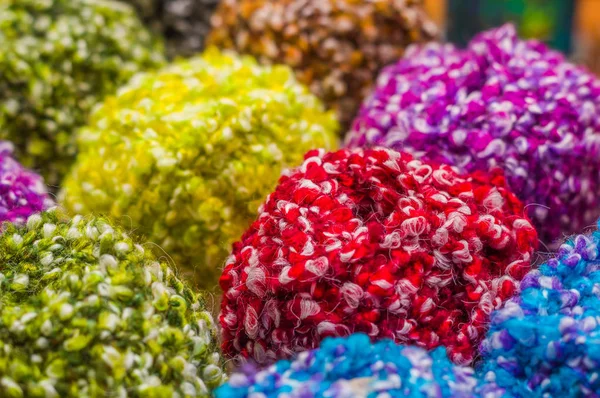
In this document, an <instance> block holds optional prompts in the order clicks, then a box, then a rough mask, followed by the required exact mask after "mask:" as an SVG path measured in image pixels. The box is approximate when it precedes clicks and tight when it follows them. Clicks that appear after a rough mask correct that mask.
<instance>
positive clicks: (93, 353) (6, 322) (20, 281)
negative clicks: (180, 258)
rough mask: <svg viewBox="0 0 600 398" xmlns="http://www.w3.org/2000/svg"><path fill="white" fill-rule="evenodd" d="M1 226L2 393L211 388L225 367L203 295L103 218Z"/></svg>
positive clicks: (35, 219) (46, 218) (118, 393)
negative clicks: (191, 288) (190, 287)
mask: <svg viewBox="0 0 600 398" xmlns="http://www.w3.org/2000/svg"><path fill="white" fill-rule="evenodd" d="M60 217H61V216H60V215H59V214H58V213H56V211H55V210H50V211H48V212H45V213H42V214H41V215H37V214H36V215H32V216H30V217H29V219H28V220H27V222H26V225H24V226H15V225H12V224H7V226H6V229H5V230H4V233H3V234H2V235H0V292H1V294H0V396H2V397H108V396H112V397H125V396H130V397H161V398H162V397H164V398H171V397H176V396H178V397H184V396H185V397H191V396H206V397H207V396H209V392H210V391H211V390H212V389H213V388H214V387H216V386H218V385H219V384H221V383H222V382H223V381H224V379H225V377H224V375H223V370H222V368H221V360H220V358H219V354H218V352H217V347H216V335H215V330H214V326H213V320H212V318H211V315H210V313H209V312H208V311H207V310H206V309H205V305H204V298H203V296H201V295H198V294H196V293H194V292H193V291H192V290H190V289H189V288H188V287H186V286H185V285H184V284H183V283H182V282H180V281H179V280H178V279H177V278H176V277H175V276H174V274H173V272H172V271H171V270H170V269H169V268H168V267H167V265H166V264H165V263H162V262H158V261H157V260H156V259H155V257H154V256H153V255H152V254H151V253H150V252H149V251H147V250H145V249H144V248H143V247H142V246H141V245H139V244H136V243H135V242H134V241H132V240H131V239H130V238H129V237H127V235H125V234H124V233H123V231H122V230H120V229H119V228H116V227H113V226H111V224H110V223H109V222H108V221H107V220H105V219H103V218H83V217H81V216H76V217H74V218H73V219H70V220H67V221H62V220H61V218H60Z"/></svg>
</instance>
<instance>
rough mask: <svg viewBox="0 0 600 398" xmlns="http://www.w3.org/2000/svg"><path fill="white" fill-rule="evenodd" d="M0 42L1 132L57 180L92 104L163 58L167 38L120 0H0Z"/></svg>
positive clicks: (25, 161) (36, 166)
mask: <svg viewBox="0 0 600 398" xmlns="http://www.w3.org/2000/svg"><path fill="white" fill-rule="evenodd" d="M0 43H2V46H0V71H1V72H0V139H7V140H10V141H12V142H13V143H15V146H16V149H17V155H18V158H19V160H20V161H21V162H22V163H23V164H24V165H25V166H27V167H30V168H34V169H35V170H39V171H40V172H41V173H42V174H43V175H44V177H45V179H46V181H47V182H48V183H49V184H53V185H56V184H57V183H58V182H59V181H60V179H61V177H62V176H63V175H64V174H65V173H66V172H67V170H68V167H69V166H70V164H71V162H72V160H73V158H74V155H75V153H76V147H75V138H74V130H75V128H77V127H79V126H80V125H82V124H83V123H84V122H85V120H86V118H87V115H88V113H89V111H90V110H91V108H92V107H93V106H94V105H95V104H96V103H97V102H98V101H99V100H100V99H101V98H102V97H103V96H104V95H106V94H108V93H112V92H114V91H115V90H116V88H117V87H118V86H119V85H121V84H122V83H124V82H126V81H127V80H128V79H129V78H130V77H131V76H132V75H133V74H134V73H136V72H138V71H140V70H142V69H146V68H150V67H154V66H156V65H158V64H160V63H161V62H162V60H163V56H162V45H161V44H160V43H158V42H156V41H155V40H154V39H153V38H151V36H150V34H149V33H148V32H147V31H146V29H145V28H144V27H143V26H142V24H141V22H140V21H139V20H138V19H137V17H136V15H135V13H134V12H133V10H131V9H130V7H128V6H126V5H123V4H121V3H119V2H115V1H89V0H0Z"/></svg>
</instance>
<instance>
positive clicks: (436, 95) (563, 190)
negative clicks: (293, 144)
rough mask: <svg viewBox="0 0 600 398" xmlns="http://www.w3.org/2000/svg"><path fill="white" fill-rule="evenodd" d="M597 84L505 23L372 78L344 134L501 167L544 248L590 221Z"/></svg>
mask: <svg viewBox="0 0 600 398" xmlns="http://www.w3.org/2000/svg"><path fill="white" fill-rule="evenodd" d="M599 98H600V81H599V80H598V79H597V78H596V77H594V76H593V75H592V74H590V73H588V72H587V71H586V70H585V69H583V68H581V67H578V66H576V65H573V64H571V63H568V62H566V61H565V59H564V57H563V55H562V54H560V53H558V52H556V51H552V50H549V49H548V48H547V47H546V46H545V45H544V44H542V43H540V42H537V41H534V40H527V41H523V40H519V38H518V37H517V34H516V31H515V28H514V26H512V25H505V26H503V27H500V28H498V29H494V30H490V31H488V32H484V33H482V34H480V35H479V36H477V37H475V38H474V39H473V40H472V41H471V42H470V44H469V46H468V48H467V49H464V50H459V49H456V48H455V47H453V46H452V45H449V44H438V43H432V44H428V45H426V46H423V47H412V48H411V49H410V50H409V51H407V53H406V55H405V57H404V58H402V59H401V60H400V61H398V63H396V64H395V65H392V66H389V67H388V68H386V69H385V70H384V71H383V72H382V73H381V75H380V77H379V79H378V83H377V87H376V88H375V90H374V93H373V95H372V96H371V97H370V98H369V99H368V100H366V102H365V103H364V105H363V107H362V109H361V111H360V113H359V116H358V117H357V118H356V120H355V121H354V124H353V128H352V131H351V132H350V133H349V134H348V136H347V145H348V146H349V147H362V146H370V145H383V146H388V147H392V148H395V149H398V150H402V151H408V152H411V153H413V154H415V155H417V156H419V157H424V158H426V159H430V160H433V161H436V162H441V163H447V164H450V165H454V166H456V167H458V168H459V169H460V170H464V171H468V172H471V171H473V170H487V169H489V168H492V167H501V168H503V169H504V171H505V175H506V177H507V181H508V183H509V186H510V187H511V189H512V190H513V191H514V192H516V193H517V194H518V195H519V198H520V199H521V200H523V201H524V202H525V203H526V204H527V205H528V211H529V215H530V217H531V218H532V220H533V221H534V224H535V225H536V226H537V227H539V230H540V231H541V239H542V240H543V241H544V242H546V243H548V244H551V243H553V242H554V241H555V240H556V239H557V238H560V237H561V236H562V234H563V233H570V232H573V231H578V230H581V229H583V228H584V227H585V226H587V225H589V224H590V223H593V222H594V220H595V219H596V217H597V216H598V214H597V212H596V210H597V209H598V207H599V206H600V201H599V200H598V199H597V197H596V195H595V193H596V192H597V191H598V190H599V189H600V134H598V133H599V132H600V116H598V114H599V112H600V100H599Z"/></svg>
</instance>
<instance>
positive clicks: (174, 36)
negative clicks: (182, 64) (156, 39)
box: [123, 0, 219, 58]
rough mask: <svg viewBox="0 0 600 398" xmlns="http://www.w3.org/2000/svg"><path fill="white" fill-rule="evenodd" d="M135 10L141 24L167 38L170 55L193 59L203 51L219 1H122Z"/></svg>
mask: <svg viewBox="0 0 600 398" xmlns="http://www.w3.org/2000/svg"><path fill="white" fill-rule="evenodd" d="M123 1H125V2H127V3H129V4H131V5H132V6H134V7H135V8H136V10H137V11H138V13H139V15H140V17H141V18H142V20H143V21H144V22H145V23H146V24H147V25H148V26H149V27H150V28H151V29H152V30H153V31H154V32H156V33H158V34H160V35H162V36H164V38H165V40H166V42H167V45H166V49H167V54H168V55H169V57H171V58H173V57H175V56H177V55H182V56H191V55H194V54H196V53H198V52H200V51H202V49H203V48H204V39H205V37H206V36H207V35H208V32H209V31H210V17H211V16H212V14H213V12H214V10H215V8H217V4H218V3H219V0H123Z"/></svg>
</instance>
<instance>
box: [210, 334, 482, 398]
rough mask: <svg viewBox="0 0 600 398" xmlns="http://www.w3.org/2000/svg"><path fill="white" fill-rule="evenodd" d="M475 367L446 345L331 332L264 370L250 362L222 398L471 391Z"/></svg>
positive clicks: (433, 396)
mask: <svg viewBox="0 0 600 398" xmlns="http://www.w3.org/2000/svg"><path fill="white" fill-rule="evenodd" d="M473 373H474V372H473V370H472V369H470V368H466V367H460V366H456V365H453V364H452V362H450V360H448V358H447V356H446V353H445V351H444V349H443V348H438V349H436V350H434V351H433V352H431V353H427V351H425V350H424V349H422V348H418V347H402V346H398V345H396V344H395V343H394V342H393V341H391V340H387V339H384V340H381V341H378V342H375V343H371V342H370V341H369V337H368V336H367V335H365V334H354V335H352V336H350V337H347V338H327V339H325V340H323V342H322V344H321V346H320V347H319V348H318V349H315V350H312V351H305V352H302V353H300V354H299V355H298V356H297V357H296V358H294V359H293V360H290V361H288V360H281V361H279V362H277V363H276V364H274V365H272V366H270V367H268V368H265V369H263V370H258V371H257V370H256V369H253V368H249V367H248V368H246V369H245V372H236V373H234V374H233V375H232V376H231V379H230V381H229V382H228V383H227V384H225V385H223V386H222V387H220V388H219V389H217V390H216V392H215V396H216V397H217V398H244V397H264V398H269V397H281V396H286V397H289V398H300V397H302V398H309V397H330V398H342V397H345V398H351V397H384V396H388V397H406V396H410V397H423V398H425V397H427V398H438V397H439V398H441V397H471V396H472V394H471V392H472V391H473V389H474V387H475V385H476V383H477V380H476V379H475V377H474V374H473Z"/></svg>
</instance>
